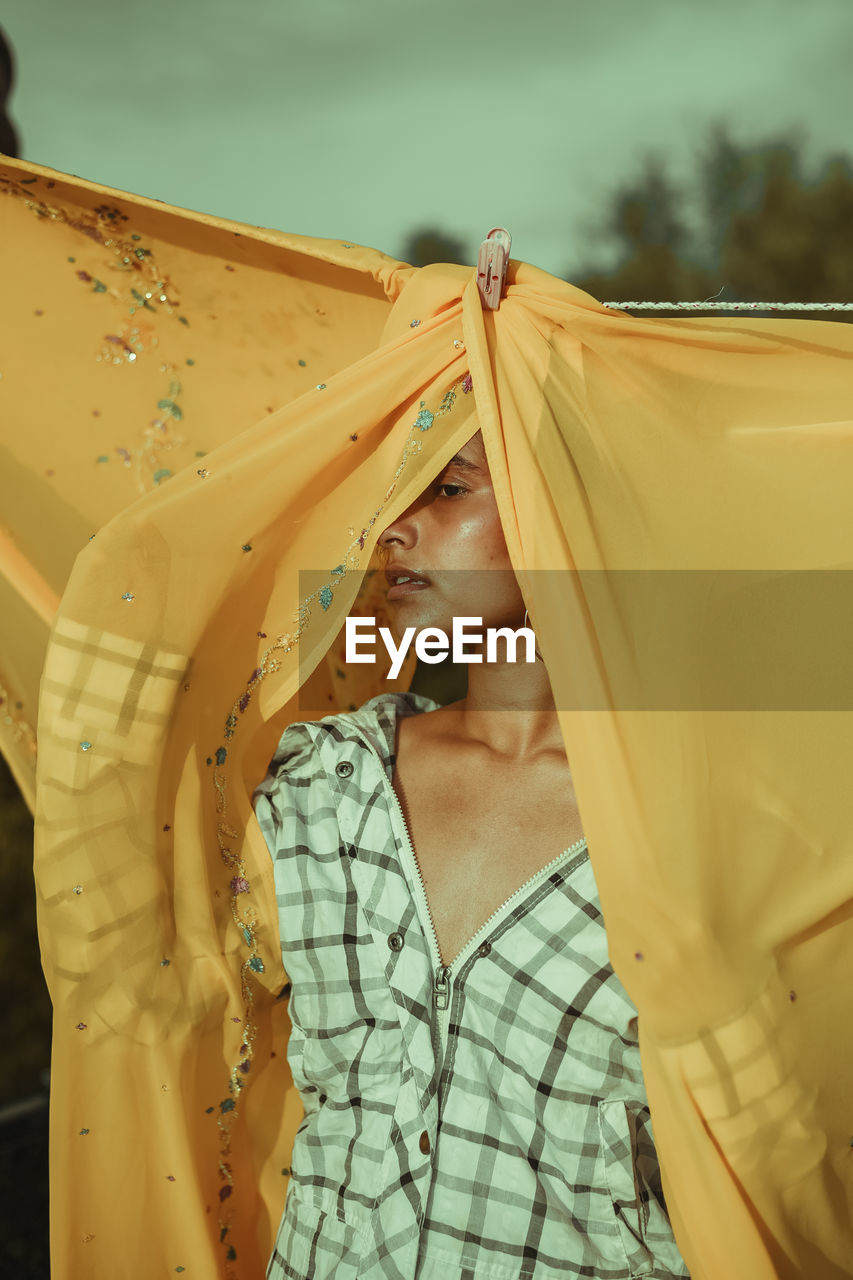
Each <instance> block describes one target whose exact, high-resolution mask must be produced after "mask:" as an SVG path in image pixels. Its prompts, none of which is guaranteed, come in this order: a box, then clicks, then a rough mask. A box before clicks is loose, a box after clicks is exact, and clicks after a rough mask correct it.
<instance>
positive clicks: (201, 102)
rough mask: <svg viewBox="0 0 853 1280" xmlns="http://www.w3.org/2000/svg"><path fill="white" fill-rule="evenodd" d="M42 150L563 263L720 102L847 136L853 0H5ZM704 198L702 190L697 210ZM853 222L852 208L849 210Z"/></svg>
mask: <svg viewBox="0 0 853 1280" xmlns="http://www.w3.org/2000/svg"><path fill="white" fill-rule="evenodd" d="M0 21H2V26H3V29H4V31H5V34H6V36H7V38H8V39H9V41H10V43H11V44H12V47H13V50H14V54H15V58H16V63H17V78H16V84H15V89H14V92H13V96H12V99H11V104H10V106H11V113H12V115H13V117H14V120H15V123H16V125H17V127H18V129H19V132H20V135H21V140H22V153H23V155H24V156H25V158H27V159H29V160H34V161H37V162H38V163H40V164H44V165H48V166H50V167H52V168H55V169H60V170H62V171H65V172H70V173H76V174H78V175H80V176H81V177H85V178H89V179H92V180H94V181H96V182H101V183H104V184H106V185H108V186H113V187H118V188H121V189H123V190H127V191H133V192H138V193H142V194H144V195H147V196H156V197H158V198H160V199H162V200H166V201H167V202H169V203H170V204H177V205H182V206H185V207H187V208H191V209H197V210H202V211H204V212H207V213H214V214H219V215H222V216H224V217H229V218H235V219H238V220H240V221H244V222H249V223H253V224H255V225H260V226H274V227H279V228H281V229H283V230H285V231H289V232H295V233H297V234H301V235H313V236H322V237H330V238H341V239H349V240H353V241H357V242H359V243H362V244H368V245H371V246H373V247H375V248H379V249H382V250H383V251H384V252H386V253H390V254H392V255H394V256H403V245H404V242H405V239H406V237H407V235H408V234H409V233H411V232H412V231H414V230H416V229H419V228H421V227H423V226H439V227H441V228H443V229H444V230H446V231H447V232H448V233H450V234H452V235H454V236H456V237H458V238H459V239H460V240H461V241H462V243H463V244H464V245H465V247H466V251H467V252H468V254H469V260H470V261H471V263H472V264H473V262H474V261H475V260H476V252H477V246H478V244H479V242H480V240H481V239H482V238H483V236H484V235H485V233H486V232H487V231H488V230H489V228H490V227H492V226H497V225H503V226H506V227H508V228H509V230H510V231H511V233H512V236H513V246H512V255H513V257H516V258H522V259H524V260H526V261H528V262H532V263H535V264H536V265H537V266H539V267H542V268H544V269H545V270H546V271H551V272H554V273H555V274H562V273H564V272H566V271H569V272H570V271H571V269H572V265H573V264H575V263H578V264H579V263H581V262H583V263H585V264H586V263H591V262H594V263H595V264H596V265H600V266H606V265H608V264H609V261H610V260H611V259H610V254H609V253H608V250H607V243H606V242H601V241H599V242H596V239H595V227H596V223H597V220H598V218H599V215H600V213H601V212H602V211H603V210H604V208H605V207H606V203H607V196H608V193H609V192H611V191H612V190H613V189H614V188H615V187H616V186H618V185H620V184H622V183H624V182H627V181H630V180H631V178H633V177H636V176H637V175H638V173H639V171H640V169H641V168H642V165H643V161H644V158H645V157H646V156H647V155H651V154H654V155H658V156H662V157H666V159H667V161H668V164H669V166H670V171H671V173H672V176H673V178H674V179H675V180H676V181H678V182H686V181H689V179H690V177H691V175H692V174H693V173H694V172H695V166H696V161H697V157H698V155H699V154H700V152H701V149H702V148H703V146H704V145H705V144H706V141H707V135H708V131H709V129H710V127H711V125H712V124H714V123H717V122H719V123H724V124H726V125H727V126H728V128H729V131H730V133H731V135H732V137H733V138H734V139H735V141H737V142H741V143H758V142H762V141H765V140H771V139H776V138H778V137H779V136H780V135H782V134H785V135H790V134H791V132H792V131H793V132H794V133H795V134H796V136H797V137H798V138H800V139H801V140H802V144H803V147H804V152H805V156H806V159H807V162H808V168H809V169H814V170H815V171H816V170H817V168H818V166H819V165H820V163H821V162H822V161H823V160H824V159H825V158H826V156H827V155H828V154H831V153H833V152H835V153H837V152H840V151H844V152H846V153H847V154H853V143H851V141H850V118H851V106H853V89H851V79H853V77H851V74H850V66H851V55H853V0H810V2H809V3H808V4H805V3H803V2H802V0H713V3H707V0H677V2H676V0H146V2H145V3H144V4H139V3H137V4H133V5H130V4H127V3H123V2H122V0H70V2H69V0H4V3H3V6H2V10H1V11H0ZM687 213H688V217H689V216H690V208H689V206H688V209H687ZM851 234H853V230H851Z"/></svg>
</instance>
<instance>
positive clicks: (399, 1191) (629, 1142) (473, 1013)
mask: <svg viewBox="0 0 853 1280" xmlns="http://www.w3.org/2000/svg"><path fill="white" fill-rule="evenodd" d="M437 707H438V703H435V702H433V701H431V700H430V699H429V698H425V697H422V696H419V695H416V694H412V693H403V694H393V693H391V694H380V695H379V696H377V697H375V698H372V699H371V700H370V701H369V702H367V703H366V704H365V705H364V706H363V707H361V708H360V709H359V710H358V711H356V712H350V713H342V714H339V715H333V716H328V717H326V718H325V719H323V720H318V721H314V722H310V721H309V722H304V723H296V724H292V725H290V726H289V727H288V729H287V730H286V732H285V733H284V735H283V736H282V738H281V741H280V743H279V745H278V748H277V750H276V753H275V755H274V757H273V760H272V762H271V765H270V769H269V773H268V775H267V777H266V778H265V780H264V781H263V783H261V785H260V786H259V787H258V788H257V790H256V792H255V794H254V800H253V802H254V806H255V812H256V814H257V818H258V821H259V824H260V827H261V830H262V832H263V834H264V838H265V839H266V842H267V844H268V846H269V849H270V852H271V854H272V857H273V859H274V864H275V885H276V896H277V901H278V912H279V924H280V931H281V946H282V955H283V958H284V965H285V968H286V970H287V973H288V976H289V978H290V981H291V987H292V989H291V995H290V1016H291V1021H292V1031H291V1034H290V1040H289V1045H288V1058H289V1061H290V1066H291V1069H292V1072H293V1079H294V1082H295V1084H296V1086H297V1088H298V1089H299V1092H300V1094H301V1097H302V1101H303V1103H304V1107H305V1118H304V1120H303V1122H302V1124H301V1125H300V1128H299V1130H298V1133H297V1136H296V1140H295V1142H294V1147H293V1155H292V1159H291V1180H290V1184H289V1187H288V1193H287V1199H286V1203H285V1208H284V1215H283V1217H282V1220H281V1225H280V1227H279V1230H278V1236H277V1239H276V1243H275V1249H274V1251H273V1255H272V1257H271V1259H270V1263H269V1267H268V1270H267V1276H268V1277H269V1280H283V1278H284V1277H288V1280H327V1278H328V1280H331V1278H332V1277H334V1280H457V1278H458V1280H520V1278H521V1277H533V1278H535V1280H551V1278H552V1277H553V1280H557V1278H558V1277H559V1280H567V1277H581V1276H583V1277H594V1278H595V1280H629V1277H636V1276H645V1277H653V1278H656V1280H657V1278H660V1280H663V1278H666V1280H670V1278H671V1277H684V1276H688V1275H689V1273H688V1271H687V1268H686V1266H685V1264H684V1261H683V1259H682V1258H681V1255H680V1253H679V1251H678V1248H677V1246H676V1243H675V1239H674V1237H673V1234H672V1229H671V1227H670V1224H669V1219H668V1217H667V1213H666V1208H665V1204H664V1199H663V1193H662V1190H661V1182H660V1171H659V1168H658V1163H657V1157H656V1154H655V1148H654V1141H653V1133H652V1124H651V1117H650V1115H649V1109H648V1105H647V1100H646V1094H645V1089H644V1086H643V1077H642V1072H641V1069H640V1055H639V1048H638V1042H637V1011H636V1009H635V1007H634V1006H633V1005H632V1003H631V1001H630V1000H629V998H628V995H627V993H626V991H625V989H624V988H623V986H622V984H621V983H620V982H619V980H618V978H617V977H616V975H615V974H614V972H613V970H612V968H611V967H610V964H609V961H608V956H607V936H606V933H605V930H604V923H603V920H602V916H601V910H600V905H599V901H598V892H597V889H596V884H595V880H594V878H593V874H592V866H591V863H590V860H589V855H588V853H587V850H586V842H585V841H583V840H581V841H579V842H578V843H577V844H576V845H574V846H572V847H571V848H570V849H567V850H566V851H565V853H563V854H561V855H560V857H559V858H557V859H555V860H554V861H553V862H552V863H550V864H549V865H548V866H547V867H545V868H543V869H542V871H540V872H539V874H538V875H536V876H535V877H533V878H532V879H531V880H529V881H528V882H527V883H526V884H525V885H523V886H522V888H521V889H519V890H518V892H517V893H516V894H515V895H514V896H513V897H512V898H511V899H510V900H509V901H508V902H507V903H505V904H504V906H503V907H501V908H500V910H499V911H498V912H497V913H496V914H495V915H493V916H492V917H491V918H490V919H489V920H488V921H487V922H486V924H485V925H483V927H482V928H481V929H480V930H479V931H478V932H477V934H476V935H475V937H474V938H472V939H471V940H470V942H469V943H468V944H467V945H466V947H465V948H464V950H463V951H462V952H460V954H459V956H458V957H456V958H455V959H454V960H453V961H452V963H451V965H450V967H449V968H443V967H442V965H441V962H440V960H439V956H438V947H437V943H436V939H435V932H434V930H433V928H432V924H431V922H430V919H429V915H428V912H427V904H426V899H425V897H424V891H423V887H422V884H421V881H420V877H419V875H418V872H417V865H416V862H415V856H414V852H413V850H412V847H411V843H410V840H409V837H408V833H407V830H406V825H405V822H404V819H403V814H402V810H401V808H400V805H399V802H398V800H397V797H396V795H395V792H394V789H393V787H392V785H391V781H392V778H393V768H394V741H395V721H396V717H397V716H398V715H399V716H403V715H411V714H415V713H418V712H423V711H432V710H434V709H436V708H437Z"/></svg>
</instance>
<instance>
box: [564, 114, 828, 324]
mask: <svg viewBox="0 0 853 1280" xmlns="http://www.w3.org/2000/svg"><path fill="white" fill-rule="evenodd" d="M801 148H802V137H801V135H800V134H799V133H798V132H796V131H795V132H793V133H791V134H789V135H788V136H785V137H780V138H776V139H771V140H770V141H766V142H763V143H758V144H755V145H752V146H741V145H739V144H738V143H736V142H734V141H733V140H732V139H731V138H730V136H729V135H728V133H727V130H726V127H725V126H724V125H722V124H719V123H718V124H716V125H714V126H712V128H711V131H710V134H709V137H708V139H707V141H706V143H705V145H704V146H703V147H700V149H699V151H698V153H697V157H696V166H697V176H696V179H695V183H694V186H693V189H692V193H691V191H684V190H683V189H678V188H677V187H676V186H675V185H674V184H673V183H672V181H671V180H670V179H669V176H668V174H667V172H666V166H665V163H664V162H663V161H662V160H660V159H657V158H653V157H650V158H647V159H646V162H645V168H644V171H643V172H642V173H641V174H640V176H639V177H638V178H636V179H635V180H634V181H632V182H628V183H626V184H623V185H622V186H621V187H619V188H617V190H616V191H615V192H614V193H613V195H612V197H611V202H610V211H609V213H608V214H606V215H605V217H604V218H603V219H602V220H599V221H598V222H597V224H596V226H597V227H600V228H603V230H604V234H605V236H606V237H608V238H609V239H610V241H611V242H612V243H615V245H616V246H617V248H618V250H619V258H618V260H617V263H616V265H615V267H613V268H611V269H609V270H601V269H596V268H594V267H593V268H590V267H582V268H581V269H575V270H573V271H571V272H568V273H566V275H565V278H566V279H568V280H570V281H571V282H572V283H573V284H576V285H577V286H578V288H581V289H583V290H584V291H585V292H587V293H590V294H592V296H593V297H597V298H601V299H602V300H610V299H613V300H620V299H623V300H626V301H627V300H629V299H636V300H644V299H647V300H649V301H653V302H654V301H670V300H672V301H694V300H703V299H708V298H710V297H711V296H718V297H719V300H720V301H724V300H726V299H728V300H731V301H734V300H735V299H742V300H744V301H760V300H765V299H766V300H777V301H780V302H788V301H790V302H817V301H824V302H830V301H839V302H842V301H843V302H850V301H853V244H851V238H850V234H849V227H850V222H851V213H853V165H851V161H850V159H849V158H848V157H846V156H844V155H841V154H838V155H834V156H831V157H829V158H828V159H827V160H826V161H825V163H824V165H823V168H822V170H821V171H820V173H819V174H818V175H817V177H816V178H815V179H814V180H813V181H809V180H808V179H807V178H805V177H804V176H803V171H802V170H803V166H802V157H801ZM691 194H692V201H693V204H694V206H695V207H696V208H698V210H699V225H698V227H696V228H694V229H692V230H691V229H689V228H688V227H687V225H686V224H685V221H684V210H685V207H686V205H687V203H688V200H689V198H690V196H691ZM598 234H599V236H600V234H601V233H600V231H599V233H598ZM721 290H722V292H721ZM658 314H660V313H658ZM663 314H666V313H663ZM672 314H676V313H672ZM833 319H837V320H845V319H847V320H850V319H853V315H850V314H849V313H848V314H845V313H843V312H839V313H837V314H833Z"/></svg>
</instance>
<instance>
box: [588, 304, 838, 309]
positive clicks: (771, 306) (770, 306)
mask: <svg viewBox="0 0 853 1280" xmlns="http://www.w3.org/2000/svg"><path fill="white" fill-rule="evenodd" d="M601 305H602V306H603V307H621V308H623V309H626V310H627V309H628V308H629V307H630V308H631V309H632V310H634V311H741V310H745V311H853V302H603V303H602V304H601Z"/></svg>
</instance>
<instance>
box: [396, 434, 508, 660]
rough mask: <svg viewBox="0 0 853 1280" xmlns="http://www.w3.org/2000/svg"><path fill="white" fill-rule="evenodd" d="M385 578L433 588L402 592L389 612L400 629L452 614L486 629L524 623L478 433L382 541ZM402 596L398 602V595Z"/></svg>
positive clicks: (447, 619) (448, 627)
mask: <svg viewBox="0 0 853 1280" xmlns="http://www.w3.org/2000/svg"><path fill="white" fill-rule="evenodd" d="M379 546H380V548H381V549H382V551H383V553H384V561H383V562H384V567H385V570H386V573H387V572H388V571H389V570H390V569H392V568H393V566H395V565H396V566H402V567H401V570H400V572H404V571H405V570H408V571H409V572H410V574H412V575H416V576H418V577H422V578H424V579H425V580H426V583H427V585H426V586H421V587H409V588H406V589H405V590H404V591H401V590H400V589H399V588H397V589H396V590H395V589H394V588H393V587H392V584H391V583H390V582H389V583H388V585H387V588H386V589H387V591H388V592H390V598H389V599H388V602H387V604H388V610H389V612H390V614H391V617H392V619H393V620H394V625H395V628H396V629H399V630H400V631H401V632H402V629H403V628H404V627H409V626H413V627H416V628H422V627H430V626H432V627H441V629H442V630H443V631H445V632H447V633H448V635H449V634H450V633H451V632H452V629H453V618H454V617H472V618H482V619H483V623H482V626H483V629H484V630H485V628H486V627H500V626H512V627H518V626H520V625H521V622H522V620H523V615H524V600H523V598H522V595H521V590H520V588H519V586H518V582H517V581H516V577H515V574H514V572H513V570H512V566H511V564H510V559H509V552H508V551H507V546H506V541H505V539H504V535H503V529H502V527H501V521H500V516H499V515H498V508H497V503H496V502H495V495H494V490H493V489H492V479H491V476H490V474H489V468H488V465H487V463H486V454H485V450H484V448H483V442H482V437H481V435H480V432H479V431H478V432H477V434H476V435H474V436H472V437H471V439H470V440H469V441H468V442H467V444H465V445H464V446H463V448H461V449H460V450H459V452H458V453H457V454H456V455H455V457H454V458H452V459H451V460H450V462H449V463H448V464H447V466H446V467H445V468H444V470H443V471H442V472H441V474H440V475H439V476H437V477H436V479H435V480H433V481H432V483H431V484H429V485H428V486H427V488H426V489H425V490H424V491H423V493H421V494H420V496H419V497H418V498H416V499H415V501H414V502H413V503H412V505H411V506H410V507H409V508H408V510H406V511H404V512H403V514H402V515H401V516H400V517H399V518H398V519H397V520H395V521H394V523H393V524H389V525H388V526H387V528H386V529H384V530H383V532H382V533H381V534H380V536H379ZM395 597H396V598H395Z"/></svg>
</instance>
